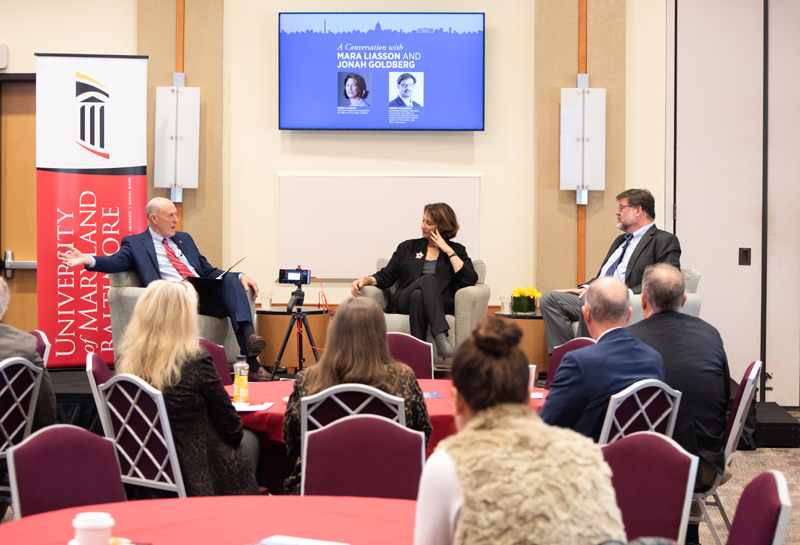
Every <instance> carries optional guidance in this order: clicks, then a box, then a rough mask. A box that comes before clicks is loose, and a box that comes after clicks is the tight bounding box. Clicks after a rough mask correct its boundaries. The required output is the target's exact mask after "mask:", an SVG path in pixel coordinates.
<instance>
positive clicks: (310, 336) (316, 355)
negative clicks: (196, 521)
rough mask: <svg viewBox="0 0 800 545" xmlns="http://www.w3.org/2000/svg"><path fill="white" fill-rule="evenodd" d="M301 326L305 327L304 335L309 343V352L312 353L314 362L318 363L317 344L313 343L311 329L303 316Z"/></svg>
mask: <svg viewBox="0 0 800 545" xmlns="http://www.w3.org/2000/svg"><path fill="white" fill-rule="evenodd" d="M303 325H305V326H306V333H307V334H308V342H310V343H311V350H312V351H313V352H314V361H319V354H318V353H317V343H315V342H314V336H313V335H312V334H311V327H309V325H308V318H306V315H305V314H303Z"/></svg>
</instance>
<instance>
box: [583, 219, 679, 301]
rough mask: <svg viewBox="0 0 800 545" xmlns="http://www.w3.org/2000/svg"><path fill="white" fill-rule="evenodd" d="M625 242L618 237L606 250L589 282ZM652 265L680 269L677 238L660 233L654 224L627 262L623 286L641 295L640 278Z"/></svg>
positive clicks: (598, 275) (595, 278) (670, 234)
mask: <svg viewBox="0 0 800 545" xmlns="http://www.w3.org/2000/svg"><path fill="white" fill-rule="evenodd" d="M623 242H625V235H624V234H622V235H620V236H618V237H617V238H616V239H615V240H614V243H613V244H612V245H611V248H610V249H609V250H608V253H607V254H606V257H605V259H603V264H602V265H600V270H599V271H597V276H595V277H594V278H593V279H592V280H591V281H590V283H591V282H594V281H595V280H597V278H599V277H600V273H601V272H602V270H603V265H605V263H606V261H608V258H609V257H611V254H613V253H614V250H616V249H617V248H619V247H620V246H621V245H622V243H623ZM654 263H670V264H672V265H675V266H676V267H677V268H679V269H680V268H681V243H680V242H678V237H676V236H675V235H673V234H672V233H668V232H666V231H662V230H661V229H658V228H656V226H655V224H653V226H652V227H651V228H650V229H648V230H647V232H646V233H645V234H644V236H643V237H642V239H641V240H640V241H639V243H638V244H637V245H636V248H634V250H633V254H632V255H631V258H630V260H629V261H628V268H627V270H626V272H625V284H626V285H627V286H628V287H629V288H630V289H631V291H633V293H642V277H643V276H644V270H645V268H647V266H648V265H652V264H654Z"/></svg>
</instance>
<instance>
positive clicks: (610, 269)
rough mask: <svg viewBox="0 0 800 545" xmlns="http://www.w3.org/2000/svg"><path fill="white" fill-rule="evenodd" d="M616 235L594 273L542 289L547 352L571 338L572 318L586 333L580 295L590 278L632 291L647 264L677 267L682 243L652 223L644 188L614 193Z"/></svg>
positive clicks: (648, 196) (636, 291)
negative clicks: (577, 283)
mask: <svg viewBox="0 0 800 545" xmlns="http://www.w3.org/2000/svg"><path fill="white" fill-rule="evenodd" d="M617 202H618V204H619V206H618V207H617V210H616V215H617V229H619V230H620V231H623V233H624V234H622V235H620V236H618V237H617V238H616V240H614V243H613V244H612V245H611V248H610V249H609V251H608V254H607V255H606V258H605V260H604V261H603V266H602V267H601V268H600V271H599V272H598V273H597V276H596V277H595V278H594V279H592V280H590V281H589V282H588V283H586V284H582V285H580V286H578V287H577V288H573V289H565V290H556V291H550V292H547V293H545V294H544V295H543V296H542V299H541V302H540V309H541V312H542V319H543V320H544V327H545V336H546V337H547V352H548V353H549V354H552V353H553V348H555V347H556V346H560V345H562V344H564V343H566V342H567V341H570V340H571V339H572V338H573V336H574V335H573V333H572V322H576V321H580V326H579V328H578V336H579V337H589V331H588V329H587V328H586V325H585V324H584V323H583V318H582V314H581V307H582V306H583V301H584V297H583V295H584V294H585V293H586V292H587V290H589V289H590V286H591V284H592V282H594V281H595V280H597V278H601V277H604V276H611V277H613V278H616V279H618V280H621V281H622V282H623V283H625V285H626V286H628V289H629V290H630V291H631V293H633V294H639V293H642V276H643V275H644V270H645V268H647V266H648V265H653V264H654V263H669V264H670V265H674V266H675V267H677V268H678V269H680V267H681V264H680V258H681V245H680V243H679V242H678V237H676V236H675V235H673V234H672V233H668V232H666V231H662V230H661V229H658V228H657V227H656V224H655V218H656V210H655V198H653V194H652V193H650V192H649V191H648V190H647V189H628V190H626V191H623V192H622V193H620V194H619V195H617Z"/></svg>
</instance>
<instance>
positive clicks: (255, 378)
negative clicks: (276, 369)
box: [247, 373, 269, 382]
mask: <svg viewBox="0 0 800 545" xmlns="http://www.w3.org/2000/svg"><path fill="white" fill-rule="evenodd" d="M247 382H269V375H267V376H263V375H260V374H258V373H248V374H247Z"/></svg>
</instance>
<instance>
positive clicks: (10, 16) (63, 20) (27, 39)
mask: <svg viewBox="0 0 800 545" xmlns="http://www.w3.org/2000/svg"><path fill="white" fill-rule="evenodd" d="M0 43H4V44H6V45H8V49H9V53H8V68H6V69H5V70H0V74H4V73H33V72H36V57H35V56H34V53H84V54H89V53H91V54H103V55H135V54H136V0H113V1H112V2H109V1H108V0H81V1H80V2H65V1H64V0H36V1H21V0H0Z"/></svg>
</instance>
